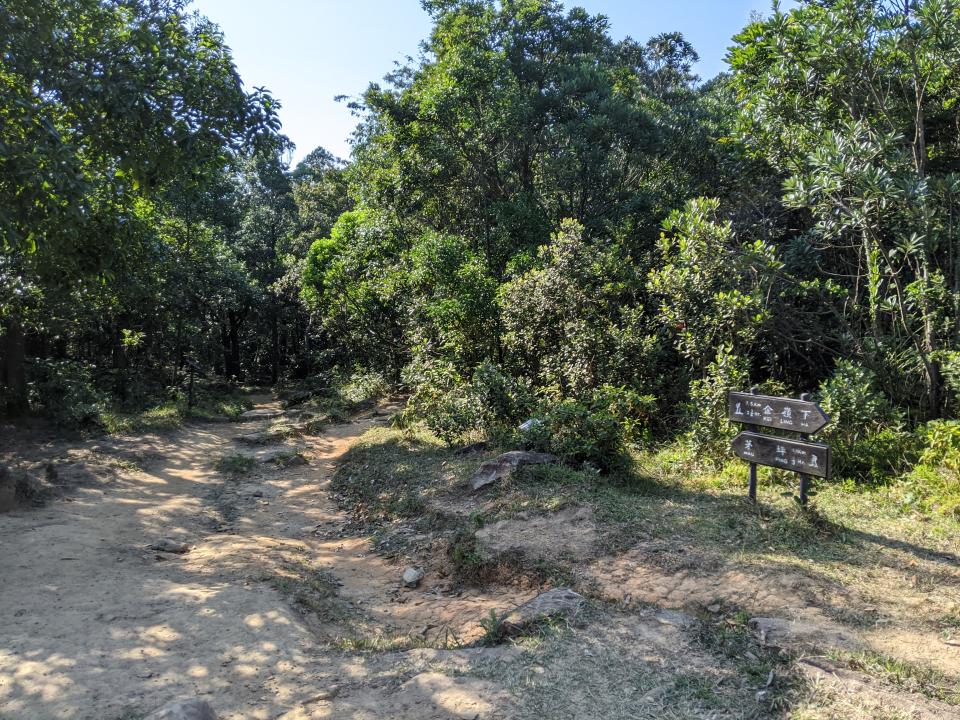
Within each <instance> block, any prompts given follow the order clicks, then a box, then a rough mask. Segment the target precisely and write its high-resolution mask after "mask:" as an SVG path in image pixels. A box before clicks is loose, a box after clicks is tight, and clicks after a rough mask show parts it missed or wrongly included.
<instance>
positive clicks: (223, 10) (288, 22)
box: [192, 0, 770, 161]
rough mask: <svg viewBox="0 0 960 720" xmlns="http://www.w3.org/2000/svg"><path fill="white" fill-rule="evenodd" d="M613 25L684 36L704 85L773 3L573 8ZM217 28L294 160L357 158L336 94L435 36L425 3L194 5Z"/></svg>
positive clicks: (237, 0)
mask: <svg viewBox="0 0 960 720" xmlns="http://www.w3.org/2000/svg"><path fill="white" fill-rule="evenodd" d="M564 4H565V5H566V6H567V7H571V6H573V5H579V6H581V7H584V8H586V9H587V10H588V11H590V12H591V13H594V14H597V13H600V14H603V15H606V16H607V17H608V18H609V19H610V29H611V32H612V34H613V36H614V37H615V38H617V39H619V38H622V37H624V36H626V35H630V36H632V37H633V38H635V39H637V40H646V39H647V38H649V37H650V36H652V35H656V34H658V33H661V32H667V31H673V30H679V31H680V32H682V33H683V34H684V35H685V36H686V38H687V40H689V41H690V42H691V43H692V44H693V46H694V47H695V48H696V49H697V52H698V53H699V54H700V58H701V61H700V65H699V67H698V68H697V72H698V73H699V74H700V75H701V77H703V78H709V77H712V76H713V75H716V74H717V73H718V72H720V71H722V70H723V69H724V63H723V57H724V55H725V54H726V48H727V47H728V46H729V44H730V38H731V37H732V36H733V34H734V33H736V32H737V31H738V30H740V28H742V27H743V26H744V25H745V24H746V22H747V20H748V19H749V17H750V13H751V12H752V11H760V12H763V13H764V14H766V13H767V12H768V11H769V9H770V0H655V1H652V0H581V1H580V2H566V3H564ZM192 7H193V8H194V9H196V10H198V11H199V12H201V13H202V14H204V15H206V16H207V17H209V18H210V19H211V20H213V21H214V22H216V23H217V24H218V25H219V26H220V28H221V29H222V30H223V33H224V36H225V37H226V42H227V44H228V45H229V46H230V47H231V48H232V49H233V56H234V60H235V61H236V64H237V68H238V70H239V71H240V75H241V76H242V77H243V80H244V82H245V84H246V85H247V87H248V88H252V87H254V86H266V87H268V88H269V89H270V90H271V91H272V92H273V94H274V96H275V97H276V98H277V99H279V100H280V102H281V103H282V105H283V108H282V109H281V111H280V119H281V120H282V121H283V132H284V133H285V134H286V135H287V136H289V137H290V138H291V139H292V140H293V141H294V142H295V143H296V144H297V150H296V153H295V154H294V161H296V160H299V159H300V158H302V157H303V156H304V155H306V154H307V153H308V152H310V151H311V150H312V149H313V148H315V147H316V146H317V145H323V146H324V147H325V148H327V149H328V150H330V151H331V152H333V153H334V154H336V155H339V156H341V157H347V156H349V153H350V146H349V144H348V138H349V136H350V133H351V131H352V130H353V127H354V125H355V124H356V118H354V117H352V116H351V114H350V111H349V110H348V109H347V107H346V103H338V102H335V101H334V97H335V96H336V95H348V96H351V97H353V96H356V95H358V94H360V93H361V92H362V91H363V90H364V88H366V86H367V84H369V83H370V82H371V81H377V80H380V79H381V78H382V77H383V76H384V75H385V74H386V73H388V72H389V71H390V70H391V69H392V68H393V63H394V62H396V61H401V62H402V61H403V60H404V58H406V57H407V56H408V55H413V56H415V55H416V54H417V51H418V46H419V43H420V41H421V40H423V39H424V38H425V37H426V36H427V35H428V34H429V31H430V22H429V18H428V16H427V14H426V13H425V12H424V11H423V9H422V8H421V7H420V2H419V0H274V1H273V2H269V3H268V2H263V0H194V3H193V5H192Z"/></svg>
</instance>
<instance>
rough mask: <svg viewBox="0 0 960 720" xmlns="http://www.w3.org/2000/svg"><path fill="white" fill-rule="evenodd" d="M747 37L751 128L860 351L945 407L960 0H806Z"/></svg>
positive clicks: (744, 53) (957, 269)
mask: <svg viewBox="0 0 960 720" xmlns="http://www.w3.org/2000/svg"><path fill="white" fill-rule="evenodd" d="M736 42H737V45H736V47H735V48H734V49H733V51H732V53H731V64H732V67H733V70H734V83H735V85H736V87H737V89H738V92H739V93H740V98H741V102H742V105H743V110H744V112H743V125H742V128H741V133H742V136H743V137H744V138H745V142H748V143H750V145H751V146H752V148H753V150H754V151H755V152H756V153H757V154H759V155H762V156H763V157H765V158H766V159H767V160H768V161H769V162H770V163H771V164H772V165H773V166H774V167H776V168H778V169H779V170H781V171H782V172H784V173H785V174H786V175H787V176H788V179H787V183H786V188H785V190H786V192H785V196H784V199H785V201H786V202H787V204H789V205H791V206H793V207H796V208H801V209H804V210H806V211H808V212H809V213H810V214H811V215H812V218H813V221H814V223H813V226H812V228H811V233H810V235H809V238H808V240H809V245H810V248H809V250H810V251H809V252H808V253H807V255H808V257H809V258H810V260H811V261H812V262H813V263H815V266H816V268H817V272H818V273H821V274H822V273H827V272H831V273H836V272H838V273H840V275H841V276H843V277H844V279H845V284H846V287H847V290H848V293H849V295H850V302H849V303H848V305H847V308H848V311H847V319H848V321H849V322H850V323H851V326H852V327H853V328H854V330H855V333H856V336H857V345H858V348H859V351H860V352H861V353H862V354H864V355H865V356H866V357H867V358H868V359H870V360H871V362H872V364H873V365H874V366H875V367H877V368H878V369H881V370H882V371H883V372H885V373H886V374H887V375H888V377H889V376H890V375H891V374H892V375H893V377H891V378H890V382H889V387H890V388H891V389H892V390H896V389H897V388H900V392H902V393H903V394H902V395H901V397H902V398H903V399H904V401H905V402H907V403H910V399H909V391H910V388H911V386H912V385H911V382H910V378H911V377H916V376H920V377H922V381H923V385H924V387H925V395H926V402H925V407H924V409H925V411H926V412H927V413H928V414H930V415H933V416H937V415H939V414H940V413H941V412H942V411H943V408H944V393H943V385H944V379H943V375H942V372H941V362H942V356H943V351H944V350H945V348H946V347H947V346H948V343H951V342H952V343H955V342H956V339H957V331H958V328H960V325H958V324H957V323H958V322H960V321H958V320H957V318H958V317H960V316H958V315H957V309H958V308H960V258H958V257H957V253H956V251H955V248H956V246H957V235H956V229H955V223H954V218H955V217H956V213H957V210H958V206H957V200H958V194H957V192H958V190H960V176H958V175H957V174H956V173H957V170H958V169H960V142H958V134H957V132H956V113H955V110H954V107H955V105H956V103H957V101H958V99H960V98H958V92H960V90H958V88H960V83H958V76H957V74H958V72H960V64H958V63H957V48H958V46H960V6H958V4H957V3H956V2H954V1H953V0H922V1H914V0H900V1H898V2H890V1H887V0H838V1H837V2H830V3H825V2H804V3H802V4H801V5H800V7H798V8H795V9H792V10H790V11H789V12H781V11H780V10H778V9H775V12H774V13H773V15H772V16H771V17H770V18H769V19H766V20H762V21H757V22H754V23H752V24H751V25H749V26H748V27H747V28H746V29H745V30H744V31H743V32H742V33H740V34H739V35H738V36H737V38H736ZM948 315H949V316H952V318H953V319H952V320H950V321H948V319H947V318H948ZM904 358H906V359H907V361H906V362H904V361H903V359H904ZM898 394H899V393H898Z"/></svg>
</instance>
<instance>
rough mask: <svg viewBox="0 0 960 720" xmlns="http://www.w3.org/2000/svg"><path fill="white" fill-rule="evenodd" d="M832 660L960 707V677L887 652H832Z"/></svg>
mask: <svg viewBox="0 0 960 720" xmlns="http://www.w3.org/2000/svg"><path fill="white" fill-rule="evenodd" d="M831 658H832V659H833V660H836V661H838V662H842V663H844V664H845V665H847V666H848V667H849V668H850V669H852V670H857V671H859V672H862V673H866V674H867V675H871V676H873V677H876V678H879V679H880V680H883V681H884V682H886V683H888V684H890V685H894V686H896V687H897V688H900V689H902V690H906V691H908V692H916V693H920V694H921V695H924V696H926V697H928V698H930V699H932V700H939V701H941V702H944V703H946V704H948V705H960V678H955V677H949V676H948V675H946V674H944V673H942V672H940V671H939V670H936V669H934V668H929V667H925V666H922V665H917V664H915V663H911V662H907V661H905V660H901V659H899V658H895V657H891V656H889V655H885V654H884V653H879V652H874V651H867V652H859V653H841V652H835V653H831Z"/></svg>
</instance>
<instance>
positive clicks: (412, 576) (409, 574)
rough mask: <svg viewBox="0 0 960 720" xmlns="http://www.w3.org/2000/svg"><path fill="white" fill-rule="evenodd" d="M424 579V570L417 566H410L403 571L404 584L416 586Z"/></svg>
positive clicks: (409, 586)
mask: <svg viewBox="0 0 960 720" xmlns="http://www.w3.org/2000/svg"><path fill="white" fill-rule="evenodd" d="M421 580H423V570H421V569H420V568H415V567H408V568H407V569H406V570H404V571H403V586H404V587H408V588H415V587H416V586H417V585H419V584H420V581H421Z"/></svg>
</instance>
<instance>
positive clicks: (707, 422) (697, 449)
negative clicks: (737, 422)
mask: <svg viewBox="0 0 960 720" xmlns="http://www.w3.org/2000/svg"><path fill="white" fill-rule="evenodd" d="M749 385H750V376H749V364H748V362H747V360H746V358H744V357H741V356H739V355H735V354H734V353H733V351H732V350H731V349H730V348H729V347H726V346H721V347H720V348H719V349H718V350H717V356H716V359H715V360H714V361H713V362H712V363H710V365H709V366H708V367H707V373H706V376H705V377H704V378H702V379H700V380H695V381H694V382H692V383H690V405H689V408H690V414H691V423H690V433H689V435H688V438H689V440H690V444H691V446H692V447H693V450H694V453H695V454H696V456H697V457H698V458H699V459H701V460H710V461H714V462H718V463H719V462H720V461H721V460H722V459H724V458H726V457H728V456H729V450H730V440H731V439H732V438H733V436H734V435H736V433H737V430H738V429H737V428H736V427H734V426H733V425H732V424H731V423H730V421H729V420H728V419H727V393H728V392H729V391H730V390H737V389H742V388H746V387H748V386H749Z"/></svg>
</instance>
